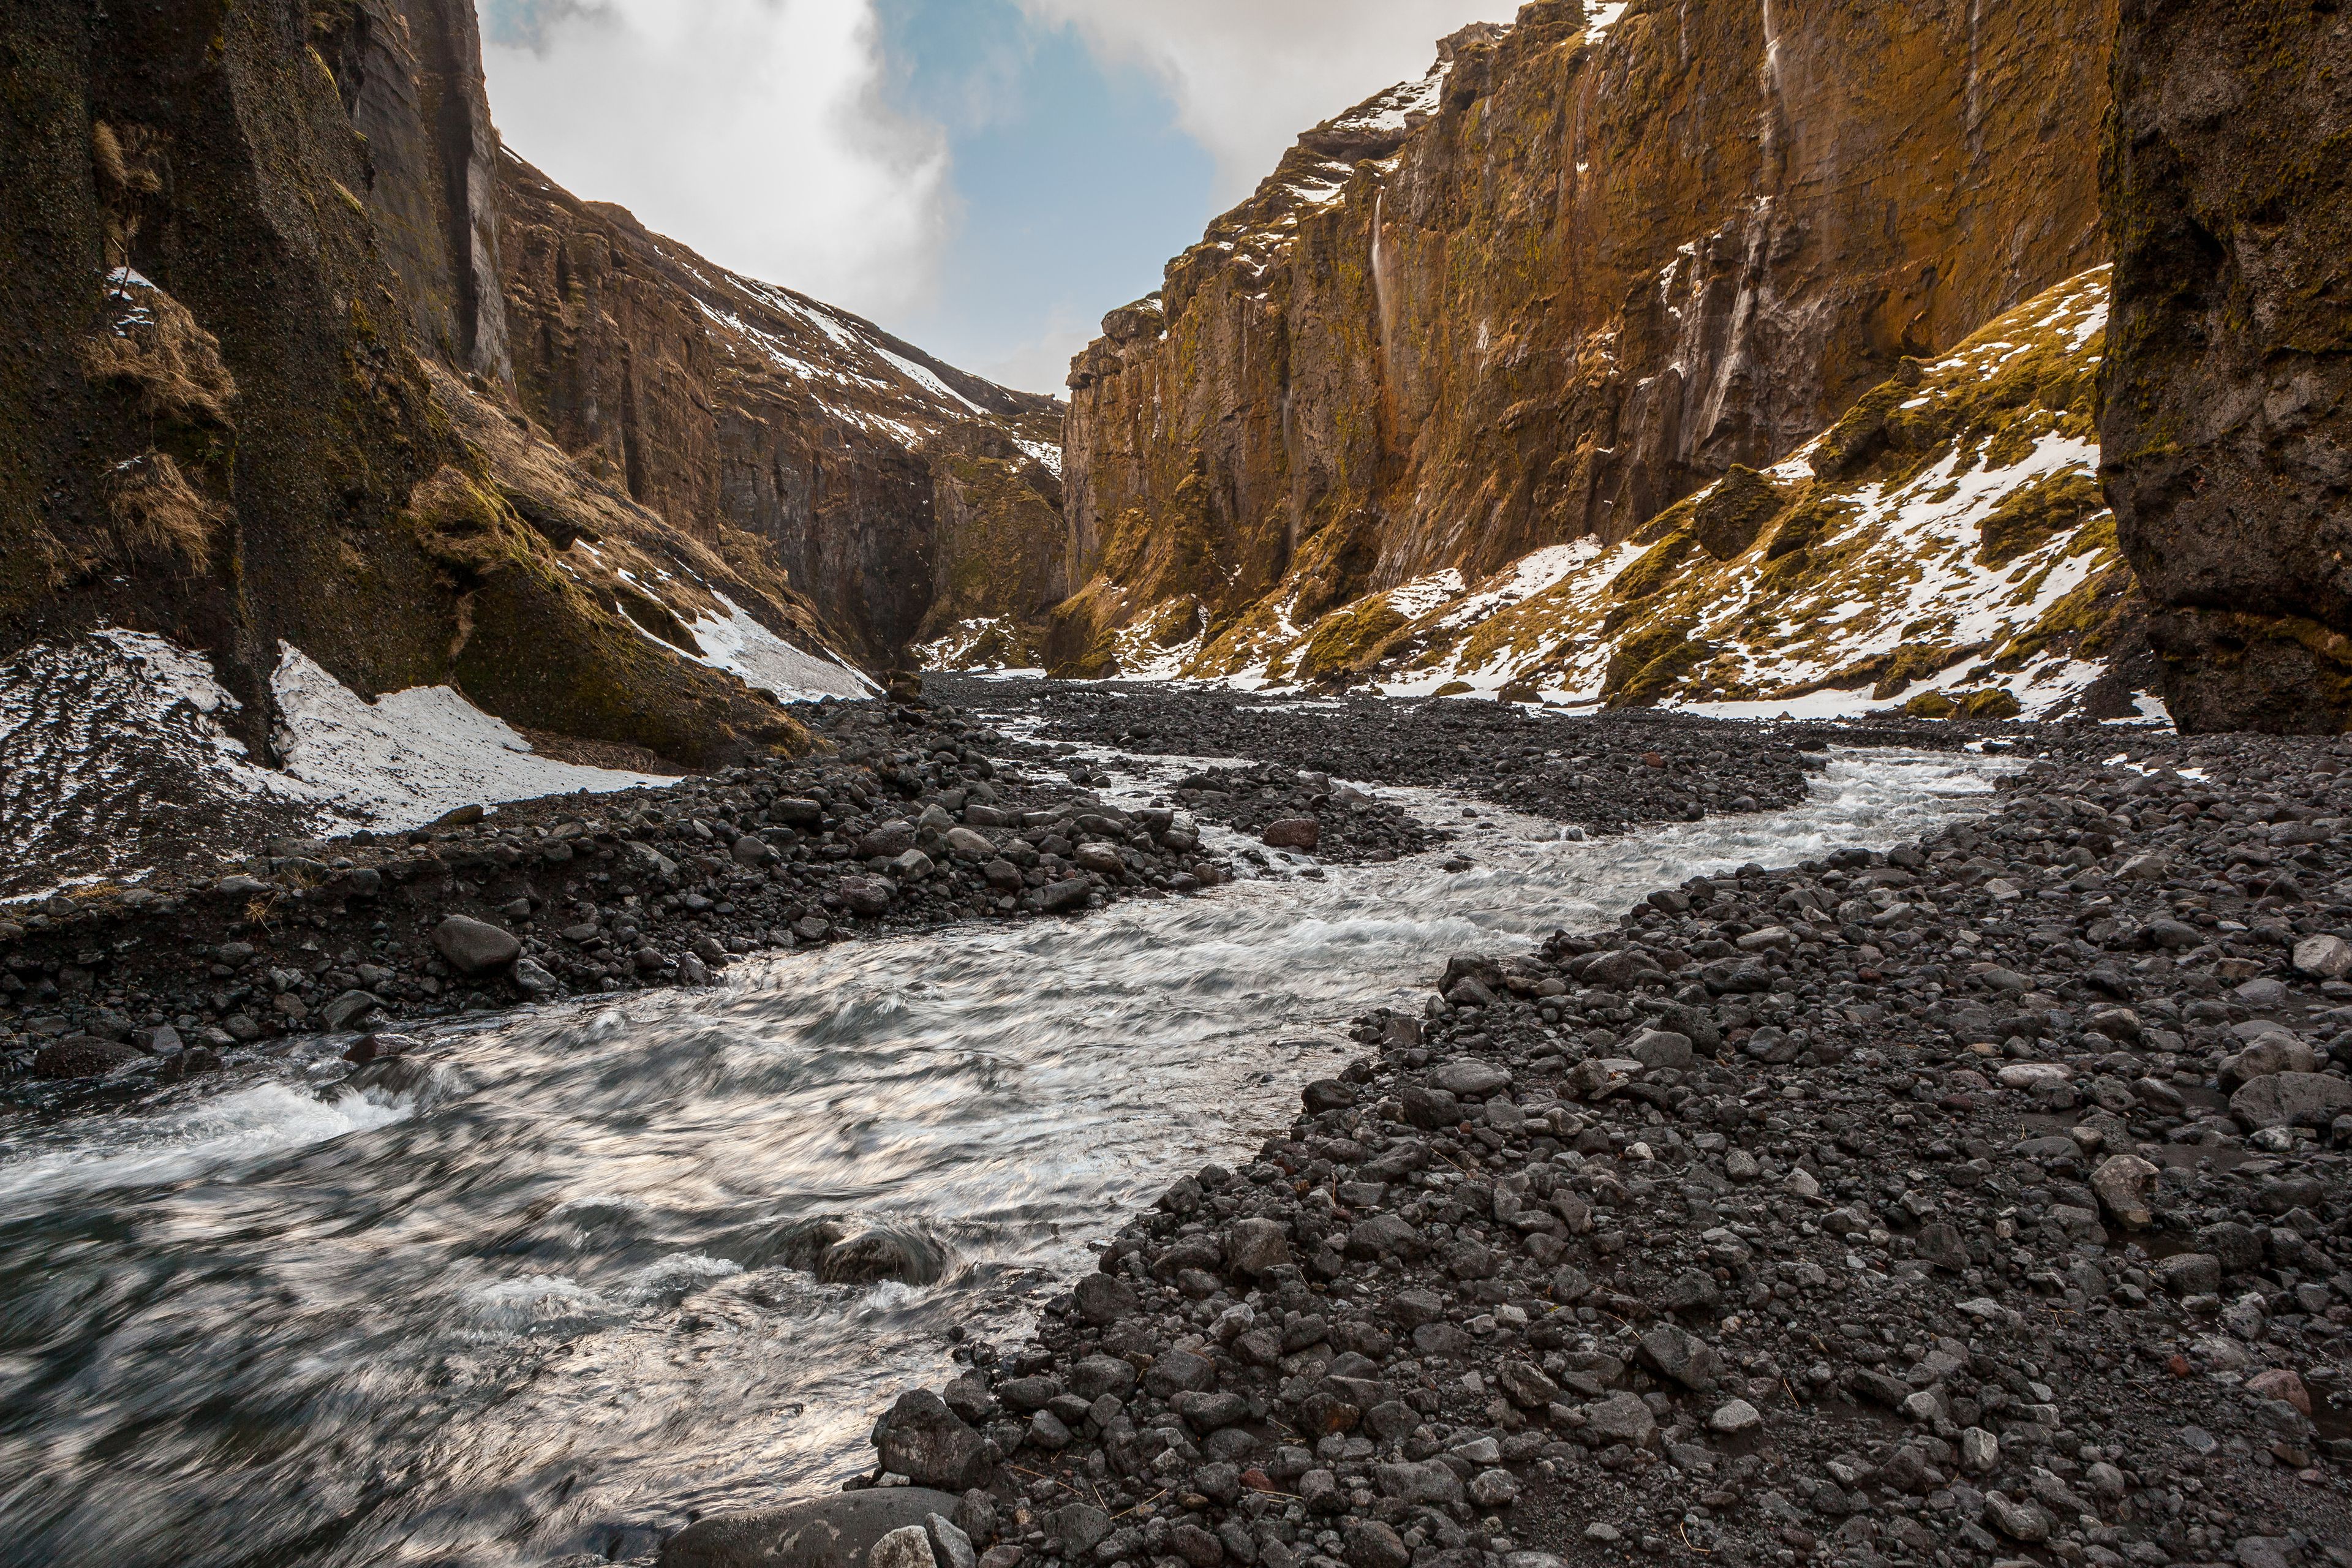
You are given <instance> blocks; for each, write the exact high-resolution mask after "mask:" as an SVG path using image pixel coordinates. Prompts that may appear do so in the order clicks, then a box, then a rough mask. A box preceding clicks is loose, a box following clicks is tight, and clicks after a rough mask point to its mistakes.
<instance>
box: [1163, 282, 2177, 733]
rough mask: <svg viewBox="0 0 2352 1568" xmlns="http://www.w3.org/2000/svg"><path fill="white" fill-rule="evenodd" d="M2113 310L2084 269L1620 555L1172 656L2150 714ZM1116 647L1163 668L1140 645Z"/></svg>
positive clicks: (1274, 617)
mask: <svg viewBox="0 0 2352 1568" xmlns="http://www.w3.org/2000/svg"><path fill="white" fill-rule="evenodd" d="M2106 310H2107V279H2106V269H2105V268H2096V269H2095V270H2093V271H2091V272H2088V273H2085V274H2084V275H2083V276H2082V277H2080V278H2075V279H2069V280H2068V281H2067V282H2065V283H2063V284H2061V285H2059V286H2058V287H2057V288H2056V289H2051V290H2049V291H2048V292H2047V293H2045V294H2043V295H2041V296H2039V297H2038V298H2036V299H2034V300H2029V301H2027V302H2026V303H2025V304H2024V305H2021V306H2020V307H2019V308H2018V309H2016V310H2012V311H2010V312H2008V313H2007V314H2005V315H2002V316H2000V317H1997V318H1996V319H1995V320H1993V321H1990V322H1989V323H1988V324H1987V325H1986V326H1985V327H1984V328H1983V329H1982V330H1981V331H1979V332H1977V333H1976V334H1975V335H1973V336H1971V337H1969V339H1967V340H1966V341H1964V342H1961V343H1960V344H1959V345H1958V347H1957V348H1955V349H1954V350H1953V351H1952V352H1951V353H1948V354H1946V355H1942V356H1939V357H1938V358H1937V359H1934V360H1925V361H1923V360H1912V361H1906V363H1905V364H1904V365H1903V367H1902V368H1901V370H1900V372H1899V373H1898V374H1897V375H1896V376H1895V379H1893V380H1891V381H1888V382H1886V383H1885V384H1882V385H1880V386H1878V387H1875V388H1873V389H1872V390H1871V391H1870V392H1868V393H1866V394H1864V395H1863V396H1862V397H1860V398H1858V399H1857V400H1855V402H1854V405H1853V407H1852V408H1850V409H1848V410H1847V412H1846V413H1845V414H1844V415H1843V416H1842V417H1841V418H1840V419H1839V420H1838V421H1837V423H1836V424H1834V425H1832V426H1831V427H1830V428H1829V429H1828V430H1827V431H1824V432H1823V433H1822V435H1821V436H1819V437H1815V438H1814V439H1813V440H1811V441H1810V442H1808V443H1806V444H1805V445H1804V446H1803V447H1800V448H1798V450H1797V452H1796V453H1795V454H1794V455H1793V456H1791V457H1790V458H1789V459H1788V460H1787V461H1785V462H1781V463H1777V464H1774V465H1772V466H1770V467H1769V468H1764V469H1761V470H1758V469H1753V468H1744V467H1738V466H1735V467H1734V468H1732V469H1731V470H1730V471H1729V472H1728V473H1727V474H1726V475H1725V476H1724V477H1723V478H1722V479H1718V480H1717V481H1715V482H1714V483H1713V484H1710V485H1708V486H1706V487H1705V488H1704V489H1700V490H1699V491H1698V492H1697V493H1696V494H1695V495H1693V496H1690V497H1689V498H1687V499H1685V500H1682V501H1679V502H1677V503H1675V505H1673V506H1671V507H1668V508H1667V509H1666V510H1664V511H1662V512H1660V513H1659V514H1658V515H1657V516H1656V517H1654V518H1652V519H1651V520H1650V521H1648V522H1647V523H1645V524H1644V525H1643V526H1642V527H1641V528H1639V529H1637V530H1635V531H1634V532H1633V536H1632V537H1631V538H1629V539H1627V540H1625V541H1623V542H1620V543H1618V544H1615V545H1607V544H1603V543H1601V542H1600V541H1598V540H1594V539H1590V538H1587V539H1580V540H1578V541H1575V542H1572V543H1569V544H1560V545H1549V546H1546V547H1544V548H1542V549H1538V550H1536V551H1532V552H1528V554H1526V555H1524V556H1522V557H1520V558H1519V559H1518V560H1517V561H1514V562H1512V563H1508V564H1507V565H1506V566H1505V567H1504V568H1503V569H1502V570H1500V571H1499V572H1496V573H1495V574H1492V575H1490V576H1488V577H1486V578H1485V579H1484V580H1478V579H1471V578H1465V575H1464V574H1462V573H1461V572H1459V571H1458V570H1455V569H1454V568H1452V567H1445V568H1442V569H1440V570H1439V571H1436V572H1433V573H1429V574H1424V575H1422V576H1419V577H1415V578H1412V579H1411V580H1409V581H1407V582H1405V583H1403V584H1399V585H1398V586H1396V587H1393V588H1389V589H1384V590H1380V591H1376V592H1374V593H1371V594H1368V595H1363V596H1362V597H1360V598H1358V599H1355V600H1353V601H1351V602H1349V603H1348V604H1345V605H1340V606H1339V607H1338V608H1336V609H1332V610H1330V611H1328V612H1326V613H1325V614H1323V615H1322V616H1318V617H1315V618H1313V619H1298V620H1293V619H1292V618H1290V617H1289V616H1287V615H1286V614H1284V613H1283V612H1282V609H1281V606H1280V605H1279V603H1278V602H1277V603H1276V605H1273V606H1272V607H1271V608H1270V609H1265V608H1261V609H1257V610H1253V612H1252V613H1251V615H1250V616H1246V617H1244V620H1243V621H1242V622H1241V623H1239V624H1238V625H1237V626H1235V627H1234V629H1233V630H1232V631H1229V632H1228V633H1227V634H1226V635H1225V636H1223V637H1221V638H1219V639H1218V641H1217V644H1216V645H1215V647H1214V648H1213V649H1210V648H1204V647H1202V646H1201V645H1200V643H1199V642H1198V641H1197V640H1196V641H1195V642H1193V643H1192V644H1190V645H1187V646H1183V647H1178V648H1176V649H1174V650H1172V651H1163V652H1161V653H1160V655H1159V656H1158V663H1159V668H1160V669H1161V670H1163V671H1168V670H1173V669H1175V668H1187V669H1190V670H1191V671H1192V673H1194V674H1197V675H1206V676H1213V677H1217V678H1221V679H1230V680H1235V681H1239V682H1241V683H1243V684H1255V683H1271V682H1282V681H1288V682H1297V683H1303V684H1307V685H1310V686H1313V685H1320V684H1326V683H1331V682H1341V683H1345V682H1351V681H1362V682H1368V683H1370V684H1373V685H1376V686H1378V687H1380V688H1381V689H1384V690H1387V691H1391V692H1393V693H1396V694H1399V695H1414V696H1422V695H1430V694H1449V693H1458V694H1467V693H1470V692H1485V693H1489V694H1495V695H1499V696H1503V697H1505V698H1507V699H1511V700H1520V701H1535V700H1543V701H1547V702H1551V703H1556V704H1564V705H1569V706H1593V705H1599V704H1603V703H1605V704H1609V705H1612V706H1633V705H1649V704H1656V703H1670V704H1674V705H1677V706H1699V707H1706V708H1710V709H1712V710H1717V711H1721V712H1727V713H1733V714H1739V715H1746V716H1771V715H1776V714H1781V713H1790V714H1795V715H1798V716H1804V717H1809V716H1815V715H1820V714H1826V713H1833V712H1853V711H1856V710H1874V709H1878V710H1884V709H1894V708H1898V707H1899V708H1903V709H1905V710H1907V711H1909V712H1912V713H1915V714H1919V715H1924V716H1927V717H1943V716H1947V715H1949V714H1952V713H1967V714H1970V715H1986V714H1990V715H1994V716H2007V715H2011V714H2017V713H2023V714H2026V715H2029V716H2031V717H2035V718H2042V717H2052V716H2056V715H2060V714H2082V715H2087V716H2090V717H2094V718H2102V719H2105V718H2114V717H2120V716H2124V715H2128V714H2131V713H2133V712H2135V711H2136V710H2137V704H2136V701H2135V698H2136V697H2137V694H2139V693H2141V692H2144V691H2145V689H2147V685H2148V684H2149V683H2150V679H2151V677H2152V674H2153V671H2152V668H2150V667H2151V665H2152V659H2151V658H2150V656H2149V655H2148V653H2147V643H2146V640H2145V637H2144V633H2143V629H2142V619H2143V617H2142V614H2141V605H2140V601H2139V598H2138V595H2137V590H2136V588H2135V586H2134V584H2133V581H2132V574H2131V571H2130V569H2129V568H2128V567H2127V566H2126V565H2125V564H2124V563H2123V560H2122V558H2121V556H2120V554H2119V553H2118V552H2117V549H2116V537H2115V519H2114V517H2113V516H2112V515H2111V514H2110V513H2109V512H2108V511H2107V510H2106V509H2105V507H2104V506H2103V505H2102V504H2101V502H2100V499H2099V490H2098V485H2097V481H2096V479H2095V477H2094V476H2095V468H2096V466H2097V463H2098V444H2097V441H2096V438H2095V430H2094V427H2093V420H2094V411H2095V402H2096V398H2095V388H2096V383H2097V377H2098V366H2099V356H2100V349H2101V345H2102V343H2103V341H2104V337H2105V322H2106ZM1120 652H1121V655H1122V657H1123V658H1127V659H1129V662H1130V665H1131V667H1133V668H1145V669H1150V668H1153V658H1152V654H1151V651H1150V648H1149V647H1148V646H1146V643H1145V639H1141V638H1137V637H1132V636H1130V637H1129V638H1127V639H1126V641H1125V643H1124V645H1123V646H1122V647H1121V649H1120Z"/></svg>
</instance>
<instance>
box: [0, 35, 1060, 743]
mask: <svg viewBox="0 0 2352 1568" xmlns="http://www.w3.org/2000/svg"><path fill="white" fill-rule="evenodd" d="M0 68H5V81H6V86H7V97H6V100H5V103H0V160H5V167H6V168H7V169H8V170H9V172H10V177H9V178H8V179H7V180H5V181H0V234H5V237H6V238H7V240H8V248H9V252H10V255H11V258H12V264H11V266H10V267H9V268H5V269H0V659H5V658H6V657H7V656H9V655H11V654H13V653H14V652H16V650H18V649H21V648H23V647H26V645H27V644H30V643H32V642H35V641H39V640H60V639H69V638H71V637H76V636H78V635H79V634H81V633H83V632H86V631H88V630H89V629H90V628H92V627H96V626H127V627H131V628H135V629H138V630H142V631H150V632H154V633H157V634H159V635H162V636H164V637H169V638H171V639H173V640H174V641H176V642H179V643H181V644H183V645H184V646H187V647H194V648H198V649H201V650H204V651H205V653H206V654H207V655H208V656H209V657H210V658H211V660H212V662H213V664H214V666H215V669H216V670H217V672H218V674H219V676H220V678H221V679H222V681H223V683H224V684H225V685H226V686H227V688H228V689H230V691H231V692H232V693H234V694H235V696H236V698H237V699H238V700H239V701H240V702H241V703H242V704H243V707H242V710H241V711H240V713H239V714H238V715H237V716H236V723H237V724H238V725H239V726H240V727H241V732H242V735H243V738H244V739H245V740H246V742H247V745H248V748H249V749H250V750H251V751H252V752H254V753H255V754H256V755H257V756H263V757H267V756H268V755H269V754H270V749H271V746H272V727H271V715H272V713H273V701H274V693H273V686H272V679H273V675H274V674H275V673H276V672H278V671H279V670H280V669H281V668H285V666H286V663H287V661H288V660H289V658H293V657H294V654H295V652H297V651H299V654H300V655H303V656H307V657H308V658H310V659H313V660H315V661H316V662H317V663H318V664H319V665H320V666H322V667H324V668H325V669H326V670H327V671H328V672H329V673H330V674H331V675H332V676H333V677H335V679H338V680H340V681H341V682H342V683H344V684H345V685H347V686H349V687H351V688H352V689H354V690H356V691H358V692H359V693H361V694H362V695H363V696H369V697H373V696H374V695H377V694H379V693H383V692H389V691H394V690H399V689H406V688H410V687H416V686H430V685H439V684H447V685H451V686H455V687H457V689H459V690H460V691H462V692H463V693H464V695H466V696H467V698H469V699H470V700H473V701H474V702H475V703H477V704H478V705H479V706H480V707H482V708H484V709H486V710H488V711H490V712H492V713H495V714H497V715H498V716H499V717H501V718H504V719H506V720H508V721H510V722H512V723H514V724H516V725H518V726H522V727H525V728H526V729H528V730H530V731H533V732H534V733H535V734H543V735H544V736H545V737H546V739H545V740H544V741H542V742H541V743H542V744H553V745H557V746H559V748H560V747H561V746H562V743H563V742H565V741H567V740H569V741H573V742H581V741H585V742H600V743H606V744H607V745H611V744H617V745H619V746H622V747H624V748H633V749H635V750H637V751H641V752H654V753H657V754H659V755H660V756H663V757H666V758H667V759H669V760H671V761H673V762H678V763H688V764H708V763H717V762H721V761H724V760H726V759H728V758H730V757H733V756H739V755H741V754H743V753H744V752H746V751H747V750H750V749H752V748H756V747H760V746H764V745H771V744H787V745H789V744H793V743H796V742H797V740H798V738H799V736H800V733H801V731H800V730H799V727H798V725H797V724H796V723H795V722H794V721H793V720H792V719H791V718H790V717H789V716H788V715H787V714H786V713H785V712H784V711H783V710H782V709H781V708H780V707H779V705H778V703H777V701H776V698H777V697H778V696H795V695H807V694H813V693H817V692H825V691H835V692H849V691H855V690H858V689H862V684H861V682H860V680H859V678H858V677H857V676H856V675H855V674H854V673H853V672H852V671H851V670H849V669H847V668H843V666H842V664H841V663H839V662H837V659H839V658H845V659H847V660H849V661H851V662H853V663H856V662H862V663H864V664H866V665H867V666H868V667H869V668H880V667H882V666H884V665H887V664H888V663H890V662H892V661H893V660H894V659H895V658H896V657H897V655H898V650H899V649H900V648H901V647H903V646H904V645H905V644H906V643H907V642H908V639H910V638H911V637H915V636H917V635H918V634H919V633H923V632H924V631H925V630H926V627H927V626H928V625H929V617H930V616H932V614H933V610H934V607H935V606H936V605H948V604H950V603H955V604H962V603H965V602H966V601H967V600H968V599H969V597H970V595H969V594H968V593H967V594H965V595H964V596H963V597H961V598H959V596H958V595H959V592H961V590H959V589H958V587H957V584H963V585H965V587H966V588H969V587H970V585H971V584H973V583H974V582H976V581H979V582H982V583H983V588H982V593H983V594H984V593H985V592H986V588H985V584H994V583H997V582H1000V581H1002V582H1003V583H1007V584H1015V583H1017V584H1019V591H1020V593H1021V594H1022V595H1024V600H1023V602H1022V603H1020V604H1019V605H1010V604H1008V605H1002V606H998V608H1001V609H1003V610H1004V611H1005V612H1007V615H1008V618H1009V619H1010V620H1011V621H1013V622H1014V623H1022V622H1023V620H1024V617H1025V618H1026V624H1030V625H1034V624H1036V623H1037V622H1038V618H1039V616H1038V613H1039V611H1040V609H1041V608H1042V605H1044V604H1045V602H1046V601H1048V600H1050V599H1054V598H1058V597H1059V596H1061V594H1062V593H1063V592H1064V591H1065V588H1064V584H1063V583H1062V581H1061V580H1060V578H1059V577H1058V575H1057V574H1058V572H1059V571H1060V569H1061V563H1062V559H1063V557H1062V552H1061V548H1060V522H1059V511H1058V505H1059V480H1058V477H1057V474H1056V472H1055V470H1056V468H1058V463H1059V452H1058V449H1057V445H1056V443H1057V441H1058V434H1059V427H1060V422H1061V420H1060V405H1058V404H1057V403H1056V402H1055V401H1054V400H1051V399H1047V398H1042V397H1034V396H1029V395H1021V394H1014V393H1011V392H1007V391H1006V390H1004V389H1003V388H1001V387H996V386H993V385H991V384H988V383H985V382H982V381H980V380H978V379H977V378H974V377H971V376H968V375H965V374H961V373H960V372H958V371H955V370H954V369H952V368H951V367H949V366H947V365H944V364H941V363H939V362H938V361H936V360H933V359H931V358H929V356H927V355H925V354H923V353H921V352H920V351H919V350H917V349H915V348H913V347H912V346H911V345H908V344H906V343H904V342H899V341H898V340H897V339H894V338H891V337H889V336H888V335H887V334H886V333H883V332H881V331H878V330H877V329H876V328H874V327H873V326H871V325H870V324H868V323H866V322H863V321H858V320H856V318H854V317H849V316H846V315H845V314H843V313H841V312H838V311H834V310H829V309H828V308H826V307H824V306H822V305H820V304H818V303H817V302H815V301H814V300H807V299H805V298H803V297H801V296H798V295H794V294H792V293H790V292H789V291H788V290H784V289H774V288H772V287H770V286H768V285H764V284H760V283H757V282H754V281H752V280H750V279H740V278H737V277H734V276H732V275H730V274H728V273H726V272H724V271H723V270H722V269H720V268H716V267H714V266H712V265H711V264H710V263H709V262H707V261H704V260H703V259H702V258H698V257H696V256H694V255H693V253H692V252H690V251H688V250H686V249H684V248H683V247H678V246H677V245H675V244H673V243H671V242H668V241H665V240H661V239H659V238H658V237H655V236H652V235H649V234H647V233H646V231H645V230H644V229H643V228H642V227H641V226H638V225H637V224H636V223H635V220H634V219H632V218H630V217H629V216H628V215H627V214H626V213H625V212H622V211H620V210H619V209H618V208H614V207H609V206H604V205H597V204H592V203H585V202H582V201H580V200H578V199H576V198H574V197H572V196H571V195H569V194H568V193H565V192H562V191H561V190H559V189H557V188H556V187H554V186H553V185H551V184H549V183H548V182H547V181H546V180H545V179H544V178H543V177H541V176H540V175H539V174H537V173H536V171H533V170H531V169H530V168H529V167H528V166H527V165H524V164H522V163H520V162H519V161H518V160H516V159H514V158H513V157H512V156H511V155H510V154H509V153H506V152H505V151H504V150H503V149H502V148H501V147H500V145H499V142H498V138H497V135H496V132H495V131H494V130H493V129H492V124H491V118H490V106H489V104H488V100H487V98H486V96H485V91H484V85H483V78H482V70H481V62H480V53H479V38H478V25H477V21H476V18H475V15H474V12H473V9H472V5H471V4H470V0H316V3H313V4H298V3H296V0H264V3H261V4H254V5H227V4H224V3H222V0H144V3H142V4H136V5H101V4H100V3H99V0H38V3H36V0H5V4H0ZM974 551H978V552H981V553H982V554H983V555H984V556H985V558H986V565H985V567H984V569H982V570H980V571H979V572H978V573H977V574H976V573H975V569H974V566H973V563H972V562H971V560H970V559H969V557H970V555H971V553H972V552H974ZM1006 561H1013V562H1016V563H1026V565H1020V564H1016V565H1014V566H1013V567H1006V566H1004V564H1003V563H1004V562H1006ZM607 754H610V753H609V752H608V753H607Z"/></svg>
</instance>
